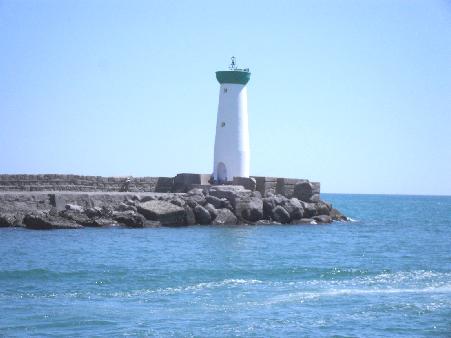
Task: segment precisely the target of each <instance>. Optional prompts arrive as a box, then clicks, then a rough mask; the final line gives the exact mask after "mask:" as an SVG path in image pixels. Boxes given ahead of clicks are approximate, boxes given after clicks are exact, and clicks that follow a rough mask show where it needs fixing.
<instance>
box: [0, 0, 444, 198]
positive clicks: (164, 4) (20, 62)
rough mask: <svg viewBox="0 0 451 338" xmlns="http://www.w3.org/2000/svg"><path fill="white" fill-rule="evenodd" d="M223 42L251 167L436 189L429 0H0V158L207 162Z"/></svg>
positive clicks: (438, 171) (338, 184)
mask: <svg viewBox="0 0 451 338" xmlns="http://www.w3.org/2000/svg"><path fill="white" fill-rule="evenodd" d="M231 56H235V57H236V58H237V63H238V66H239V67H241V68H247V67H248V68H250V71H251V73H252V75H251V80H250V82H249V84H248V102H249V103H248V104H249V126H250V144H251V175H258V176H276V177H293V178H307V179H310V180H313V181H320V182H321V189H322V191H323V192H329V193H374V194H379V193H384V194H439V195H451V1H445V0H442V1H441V0H436V1H435V0H422V1H420V0H366V1H360V0H355V1H352V0H347V1H342V0H334V1H332V0H330V1H321V0H311V1H284V0H278V1H256V0H255V1H234V0H232V1H181V0H180V1H163V0H162V1H144V0H143V1H138V0H129V1H115V0H111V1H107V0H65V1H59V0H40V1H30V0H0V173H3V174H13V173H24V174H38V173H61V174H81V175H118V176H126V175H131V176H174V175H175V174H177V173H182V172H192V173H211V172H212V170H213V168H212V166H213V148H214V133H215V127H216V114H217V105H218V94H219V84H218V83H217V81H216V79H215V71H217V70H226V69H227V67H228V65H229V63H230V57H231Z"/></svg>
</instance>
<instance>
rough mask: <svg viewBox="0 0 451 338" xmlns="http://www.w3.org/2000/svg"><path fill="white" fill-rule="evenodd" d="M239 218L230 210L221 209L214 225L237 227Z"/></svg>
mask: <svg viewBox="0 0 451 338" xmlns="http://www.w3.org/2000/svg"><path fill="white" fill-rule="evenodd" d="M237 223H238V218H237V217H236V216H235V215H234V213H233V212H231V211H230V210H229V209H219V210H218V215H217V216H216V218H215V219H214V221H213V225H236V224H237Z"/></svg>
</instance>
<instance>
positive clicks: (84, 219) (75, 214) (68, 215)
mask: <svg viewBox="0 0 451 338" xmlns="http://www.w3.org/2000/svg"><path fill="white" fill-rule="evenodd" d="M58 215H59V216H60V217H62V218H64V219H67V220H69V221H73V222H75V223H77V224H80V225H85V224H89V223H91V219H90V218H89V217H88V216H87V215H86V214H84V213H81V212H80V211H75V210H73V209H66V210H63V211H60V212H59V213H58Z"/></svg>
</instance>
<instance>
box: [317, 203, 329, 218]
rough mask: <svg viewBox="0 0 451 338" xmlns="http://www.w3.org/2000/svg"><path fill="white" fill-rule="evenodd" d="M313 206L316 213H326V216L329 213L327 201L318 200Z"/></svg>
mask: <svg viewBox="0 0 451 338" xmlns="http://www.w3.org/2000/svg"><path fill="white" fill-rule="evenodd" d="M315 207H316V213H317V215H327V216H328V215H329V214H330V210H331V208H330V207H329V205H328V204H327V203H324V202H322V201H319V202H318V203H316V206H315Z"/></svg>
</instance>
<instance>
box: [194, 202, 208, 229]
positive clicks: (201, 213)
mask: <svg viewBox="0 0 451 338" xmlns="http://www.w3.org/2000/svg"><path fill="white" fill-rule="evenodd" d="M194 214H195V215H196V220H197V223H199V224H201V225H207V224H210V223H211V216H210V213H209V212H208V210H207V209H205V208H204V207H203V206H201V205H196V207H195V208H194Z"/></svg>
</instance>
